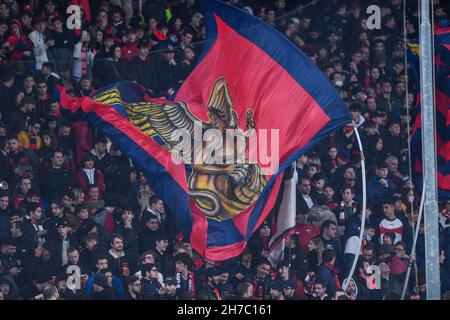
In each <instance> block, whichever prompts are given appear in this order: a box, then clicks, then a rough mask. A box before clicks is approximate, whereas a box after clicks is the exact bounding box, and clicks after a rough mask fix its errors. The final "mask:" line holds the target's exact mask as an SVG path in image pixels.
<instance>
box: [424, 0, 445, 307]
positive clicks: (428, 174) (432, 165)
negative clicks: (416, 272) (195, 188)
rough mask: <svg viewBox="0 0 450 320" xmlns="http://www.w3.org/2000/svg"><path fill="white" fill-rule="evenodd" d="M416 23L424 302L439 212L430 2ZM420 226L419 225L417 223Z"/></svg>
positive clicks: (430, 286) (431, 288)
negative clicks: (418, 42)
mask: <svg viewBox="0 0 450 320" xmlns="http://www.w3.org/2000/svg"><path fill="white" fill-rule="evenodd" d="M420 6H421V15H420V18H421V22H420V90H421V99H422V101H421V102H422V128H423V131H422V138H423V140H422V141H423V144H422V148H423V150H422V153H423V176H424V188H425V260H426V261H425V262H426V263H425V271H426V283H427V300H440V296H441V290H440V289H441V285H440V274H439V229H438V225H439V211H438V206H437V183H436V172H437V166H436V139H435V108H434V99H433V64H432V62H433V50H432V41H433V38H432V37H433V36H432V26H431V22H430V1H428V0H422V1H421V2H420ZM419 223H420V222H419Z"/></svg>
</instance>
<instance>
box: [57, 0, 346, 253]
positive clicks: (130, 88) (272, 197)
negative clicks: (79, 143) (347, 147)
mask: <svg viewBox="0 0 450 320" xmlns="http://www.w3.org/2000/svg"><path fill="white" fill-rule="evenodd" d="M201 3H202V7H203V11H204V18H205V23H206V31H207V34H206V38H207V39H206V41H205V46H204V50H203V53H202V55H201V57H200V60H199V62H198V64H197V66H196V67H195V69H194V70H193V72H192V73H191V74H190V75H189V77H188V78H187V79H186V81H185V82H184V84H183V85H182V87H181V88H180V90H179V91H178V93H177V94H176V96H175V98H174V99H173V101H167V100H160V99H154V98H151V97H150V96H149V95H147V93H146V90H145V89H144V88H142V87H140V86H139V85H136V84H134V83H130V82H122V83H116V84H114V85H112V86H109V87H106V88H104V89H102V90H100V91H98V92H96V93H95V95H94V96H93V97H82V98H74V97H71V96H69V95H68V94H66V93H65V92H64V90H61V97H60V102H61V108H60V111H61V113H62V114H63V115H66V116H73V115H75V114H76V115H81V116H82V117H83V118H84V119H85V120H86V121H87V122H89V123H91V124H93V125H95V126H97V127H98V128H99V129H100V130H101V131H103V132H104V133H105V134H107V135H108V136H109V137H111V138H112V139H113V140H114V141H115V143H116V144H117V145H118V146H119V147H120V148H121V150H122V151H123V152H124V153H125V154H126V155H127V156H129V157H130V158H132V159H133V160H134V161H135V163H136V164H137V166H138V167H139V168H140V169H141V170H142V172H143V173H144V175H145V177H146V178H147V181H148V182H149V183H150V185H151V186H152V188H153V190H154V191H155V192H156V194H157V195H158V196H159V197H161V198H162V199H163V201H164V202H165V203H166V204H167V205H168V207H169V209H170V212H171V213H172V214H173V215H175V218H176V221H177V223H178V225H179V227H180V229H181V230H182V232H183V235H184V237H185V238H186V239H189V240H190V241H191V243H192V246H193V248H194V249H195V250H196V251H197V252H198V253H199V254H201V255H202V256H203V257H206V258H208V259H211V260H215V261H221V260H225V259H229V258H232V257H234V256H237V255H239V254H240V253H241V252H242V250H243V249H244V248H245V246H246V243H247V241H248V240H249V238H250V237H251V235H252V234H253V232H255V230H257V229H258V227H259V226H260V224H261V223H262V222H263V221H264V219H266V218H267V216H268V215H269V213H270V212H271V210H272V209H273V207H274V204H275V201H276V198H277V195H278V191H279V188H280V185H281V182H282V178H283V175H282V173H283V172H284V170H285V169H286V168H288V167H289V166H290V165H291V164H292V163H293V162H294V161H295V159H297V158H298V157H299V156H300V155H301V154H303V153H305V152H308V151H309V150H311V149H312V148H313V147H314V146H315V145H316V144H317V143H318V142H319V141H320V140H322V139H323V138H325V137H327V136H329V135H330V134H331V133H332V132H334V131H335V130H336V129H338V128H339V127H341V126H343V125H344V124H346V123H348V122H350V121H351V117H350V114H349V113H348V111H347V107H346V105H345V103H344V102H343V101H342V99H341V98H340V96H339V95H338V93H337V92H336V90H335V89H334V88H333V87H332V85H331V84H330V83H329V81H328V79H326V78H325V76H324V75H323V74H322V73H321V72H320V70H319V69H318V68H317V67H316V66H315V65H314V64H313V63H312V62H311V61H310V60H309V58H308V57H307V56H305V55H304V54H303V53H302V52H301V51H300V50H299V49H298V48H297V47H296V46H295V45H294V44H293V43H292V42H291V41H290V40H288V39H287V38H285V37H284V36H283V35H282V34H281V33H279V32H278V31H277V30H276V29H274V28H273V27H272V26H270V25H268V24H266V23H264V22H263V21H262V20H260V19H259V18H256V17H254V16H251V15H249V14H248V13H246V12H244V11H242V10H240V9H238V8H236V7H234V6H231V5H229V4H226V3H223V2H220V1H212V0H204V1H201ZM177 129H184V130H185V131H187V132H188V133H189V134H192V135H196V134H198V133H199V132H200V135H202V133H205V132H206V131H207V130H209V129H214V130H216V131H219V132H220V133H223V134H224V136H226V135H227V134H228V132H229V131H228V130H229V129H232V130H235V131H236V132H239V133H241V135H242V136H243V137H245V139H247V138H248V139H250V138H251V136H252V134H253V133H256V135H257V137H258V138H257V139H256V140H253V141H256V142H255V144H254V145H253V146H254V147H253V148H250V147H248V146H246V145H244V146H245V157H244V158H245V159H244V161H243V162H240V161H234V162H233V163H229V162H226V163H225V164H219V163H213V164H211V163H205V162H204V161H203V162H201V163H198V162H194V163H192V162H189V161H188V158H189V157H188V156H189V154H188V153H183V152H181V153H177V155H178V159H181V160H182V161H181V162H177V161H173V158H174V157H173V156H174V153H176V152H175V150H178V149H177V145H178V144H179V143H182V142H183V141H184V142H186V143H188V144H189V142H190V139H189V138H188V139H184V138H182V139H181V140H179V139H178V138H174V136H173V133H174V132H175V131H176V130H177ZM263 133H264V134H263ZM261 137H263V138H264V139H261ZM237 140H238V139H237ZM180 141H181V142H180ZM237 145H238V144H237ZM249 145H250V144H249ZM268 146H270V147H268ZM236 149H238V148H234V149H232V150H231V151H232V152H231V153H230V152H229V151H230V150H229V149H226V148H225V154H228V156H229V155H230V154H231V155H232V156H235V159H234V160H237V159H236V154H237V152H236ZM267 149H270V150H267ZM261 150H263V152H262V151H261ZM178 151H179V150H178ZM178 151H177V152H178ZM265 151H267V152H265ZM261 154H263V155H264V154H267V155H268V157H262V156H261ZM216 155H217V154H216ZM200 158H201V157H200ZM250 158H251V159H253V161H250V160H249V159H250ZM202 159H204V158H202ZM268 159H269V161H268ZM196 160H198V159H197V158H196ZM269 169H270V170H269Z"/></svg>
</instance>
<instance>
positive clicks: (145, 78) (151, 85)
mask: <svg viewBox="0 0 450 320" xmlns="http://www.w3.org/2000/svg"><path fill="white" fill-rule="evenodd" d="M129 69H130V71H131V72H133V73H135V74H136V76H137V82H138V83H139V84H140V85H142V86H144V87H145V88H147V89H150V90H152V91H153V92H154V94H156V90H157V86H158V80H157V77H156V69H155V64H154V62H153V61H151V60H150V59H147V60H141V59H140V58H139V57H136V58H134V59H133V60H131V62H130V66H129Z"/></svg>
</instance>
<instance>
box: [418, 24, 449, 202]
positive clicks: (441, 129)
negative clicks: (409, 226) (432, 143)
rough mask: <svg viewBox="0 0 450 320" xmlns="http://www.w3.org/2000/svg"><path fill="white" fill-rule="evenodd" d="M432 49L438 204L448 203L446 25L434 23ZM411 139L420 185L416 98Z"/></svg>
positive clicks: (419, 138)
mask: <svg viewBox="0 0 450 320" xmlns="http://www.w3.org/2000/svg"><path fill="white" fill-rule="evenodd" d="M434 39H435V40H434V48H435V52H434V54H435V101H436V150H437V168H438V172H437V183H438V197H439V200H440V201H447V200H450V24H449V23H448V22H446V21H442V22H439V23H436V25H435V32H434ZM417 100H418V101H417V108H416V111H415V113H416V114H417V116H416V118H415V122H414V129H413V134H412V137H411V146H412V151H411V153H412V160H413V172H414V173H415V174H414V178H415V179H414V182H415V184H416V185H417V187H418V188H419V189H420V188H421V186H422V152H421V151H422V130H421V126H422V117H421V113H420V95H419V96H418V99H417Z"/></svg>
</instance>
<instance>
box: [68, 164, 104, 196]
mask: <svg viewBox="0 0 450 320" xmlns="http://www.w3.org/2000/svg"><path fill="white" fill-rule="evenodd" d="M75 177H76V178H77V182H78V185H79V186H80V188H81V189H83V192H84V195H85V196H87V195H88V193H89V186H90V184H89V179H88V177H87V175H86V173H85V172H84V171H83V169H80V170H78V172H77V174H76V176H75ZM94 185H95V186H97V187H98V189H99V190H100V192H103V191H105V178H104V176H103V173H102V172H101V171H100V170H95V173H94Z"/></svg>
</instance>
